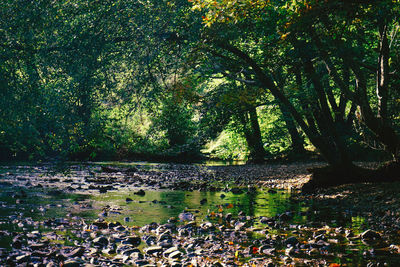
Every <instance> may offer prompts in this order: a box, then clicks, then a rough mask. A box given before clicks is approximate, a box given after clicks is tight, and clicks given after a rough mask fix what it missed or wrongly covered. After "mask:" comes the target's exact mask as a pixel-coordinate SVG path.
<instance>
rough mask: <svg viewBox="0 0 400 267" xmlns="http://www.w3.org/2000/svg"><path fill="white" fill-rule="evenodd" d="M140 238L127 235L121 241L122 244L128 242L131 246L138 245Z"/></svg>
mask: <svg viewBox="0 0 400 267" xmlns="http://www.w3.org/2000/svg"><path fill="white" fill-rule="evenodd" d="M141 242H142V240H141V239H140V237H139V236H128V237H126V238H125V239H124V240H123V241H122V242H121V243H122V244H129V245H132V246H139V245H140V243H141Z"/></svg>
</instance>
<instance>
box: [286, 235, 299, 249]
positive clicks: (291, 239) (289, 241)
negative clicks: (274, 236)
mask: <svg viewBox="0 0 400 267" xmlns="http://www.w3.org/2000/svg"><path fill="white" fill-rule="evenodd" d="M298 243H299V240H298V239H297V238H296V237H295V236H291V237H289V238H288V239H286V240H285V245H290V246H292V247H293V246H295V245H296V244H298Z"/></svg>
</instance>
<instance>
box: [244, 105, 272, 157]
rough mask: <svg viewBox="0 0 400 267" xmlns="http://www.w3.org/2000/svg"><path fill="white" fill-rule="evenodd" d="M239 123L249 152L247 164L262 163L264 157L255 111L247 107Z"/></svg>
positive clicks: (253, 108)
mask: <svg viewBox="0 0 400 267" xmlns="http://www.w3.org/2000/svg"><path fill="white" fill-rule="evenodd" d="M241 122H242V125H243V129H244V136H245V138H246V142H247V146H248V148H249V150H250V155H249V162H251V163H262V162H264V157H265V155H266V152H265V149H264V146H263V142H262V137H261V130H260V125H259V123H258V116H257V110H256V108H255V107H249V109H248V110H247V112H243V113H242V115H241Z"/></svg>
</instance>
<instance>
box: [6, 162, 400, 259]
mask: <svg viewBox="0 0 400 267" xmlns="http://www.w3.org/2000/svg"><path fill="white" fill-rule="evenodd" d="M320 165H321V163H318V162H313V163H304V164H289V165H287V164H274V165H268V166H261V165H250V166H200V165H175V164H174V165H173V164H118V165H110V164H83V165H82V164H69V165H63V166H54V165H50V164H45V165H35V166H32V165H30V166H29V165H28V166H27V165H12V166H2V167H1V168H0V187H1V188H0V189H1V191H0V192H1V193H0V205H1V206H0V211H1V212H0V265H1V266H60V265H62V266H145V265H147V266H282V265H292V266H318V265H321V266H327V265H328V266H400V257H399V250H400V217H399V214H400V204H399V201H398V200H399V197H400V186H399V185H400V184H398V183H390V184H388V183H387V184H374V185H369V184H360V185H346V186H341V187H336V188H330V189H326V190H320V191H319V192H316V193H313V194H302V193H301V192H299V191H298V190H297V189H298V188H299V187H300V186H301V185H302V184H303V183H304V182H306V181H307V179H308V173H307V169H308V168H311V167H315V166H320ZM152 214H155V216H154V217H151V216H152ZM139 217H140V218H141V219H139Z"/></svg>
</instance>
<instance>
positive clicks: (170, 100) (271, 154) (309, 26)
mask: <svg viewBox="0 0 400 267" xmlns="http://www.w3.org/2000/svg"><path fill="white" fill-rule="evenodd" d="M399 15H400V2H399V1H397V0H396V1H395V0H384V1H377V2H370V1H341V0H328V1H318V0H310V1H275V0H271V1H260V0H236V1H231V0H219V1H215V0H189V1H188V0H170V1H165V0H148V1H137V0H118V1H114V0H108V1H97V0H85V1H83V0H82V1H69V0H62V1H49V0H38V1H24V0H16V1H2V2H1V3H0V51H1V53H0V61H1V64H0V79H1V81H0V87H1V88H0V94H1V97H0V101H1V103H0V158H1V159H2V160H53V159H69V160H113V159H144V160H161V159H169V160H172V159H191V160H194V159H198V158H201V157H204V155H207V156H208V157H213V158H219V159H242V160H250V161H252V162H263V161H264V160H268V159H275V158H282V157H290V156H300V157H301V156H305V157H308V156H309V155H310V153H314V154H318V155H320V156H321V157H322V158H323V159H324V160H326V162H327V163H329V165H330V166H333V167H334V169H335V170H336V171H337V170H339V171H346V173H355V174H356V176H360V174H363V176H364V177H370V176H371V175H369V174H367V173H365V170H363V169H360V168H358V167H355V166H354V165H353V164H352V162H353V161H357V160H366V159H373V160H378V161H384V160H393V161H394V162H398V161H399V158H400V133H399V127H400V116H399V114H400V113H399V110H400V91H399V86H400V73H399V71H398V70H399V69H400V42H399V35H400V33H399V29H400V25H399ZM388 166H389V167H388ZM388 166H386V167H385V170H386V172H385V175H387V174H388V171H387V170H388V169H391V170H392V169H393V168H392V167H393V166H397V165H396V164H394V165H393V164H391V165H388ZM396 168H398V167H396ZM325 174H326V173H325ZM376 174H377V173H374V174H373V175H375V176H376ZM350 176H352V177H353V175H350ZM389 176H390V175H389ZM353 178H354V177H353ZM364 179H367V178H364Z"/></svg>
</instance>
